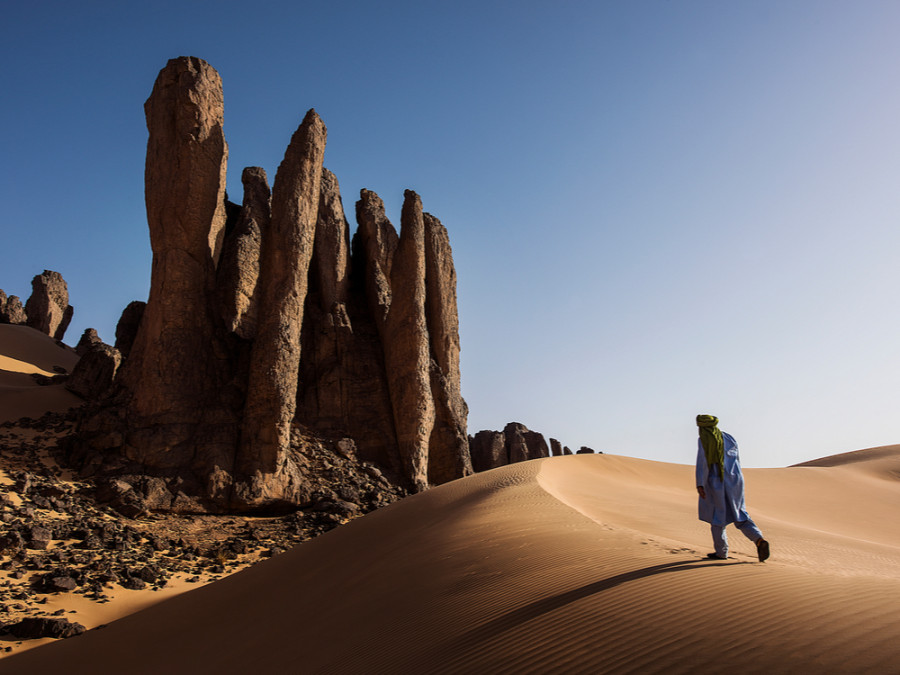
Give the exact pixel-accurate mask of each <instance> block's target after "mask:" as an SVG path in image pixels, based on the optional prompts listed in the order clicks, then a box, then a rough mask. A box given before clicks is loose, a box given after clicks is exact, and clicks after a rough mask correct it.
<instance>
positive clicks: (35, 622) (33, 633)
mask: <svg viewBox="0 0 900 675" xmlns="http://www.w3.org/2000/svg"><path fill="white" fill-rule="evenodd" d="M3 630H4V631H5V632H7V633H10V634H11V635H14V636H15V637H17V638H20V639H22V640H33V639H36V638H47V637H52V638H69V637H72V636H74V635H81V634H82V633H83V632H84V631H85V627H84V626H82V625H81V624H80V623H72V622H70V621H69V620H68V619H54V618H46V617H27V618H25V619H22V620H21V621H18V622H16V623H12V624H6V625H5V626H4V627H3Z"/></svg>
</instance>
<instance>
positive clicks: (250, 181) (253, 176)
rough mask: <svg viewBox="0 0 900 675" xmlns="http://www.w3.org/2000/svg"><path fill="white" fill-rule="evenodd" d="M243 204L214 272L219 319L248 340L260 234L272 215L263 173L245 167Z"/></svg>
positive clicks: (253, 315) (252, 321)
mask: <svg viewBox="0 0 900 675" xmlns="http://www.w3.org/2000/svg"><path fill="white" fill-rule="evenodd" d="M241 181H242V182H243V184H244V204H243V206H242V207H241V211H240V214H239V215H238V220H237V224H236V226H235V228H234V231H233V232H232V233H230V234H229V235H228V236H227V237H226V239H225V245H224V249H223V251H222V263H221V265H220V266H219V271H218V280H217V286H218V302H219V311H220V312H221V315H222V320H223V321H224V322H225V326H226V328H227V329H228V330H230V331H232V332H233V333H235V334H236V335H237V336H238V337H241V338H244V339H245V340H251V339H253V337H255V335H256V321H257V316H258V312H259V297H258V295H257V282H258V280H259V259H260V249H261V246H262V233H263V232H267V231H268V228H269V221H270V220H271V217H272V205H271V200H272V195H271V191H270V190H269V183H268V180H267V178H266V172H265V171H264V170H263V169H261V168H259V167H247V168H246V169H244V172H243V174H242V175H241Z"/></svg>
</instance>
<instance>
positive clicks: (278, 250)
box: [234, 110, 326, 506]
mask: <svg viewBox="0 0 900 675" xmlns="http://www.w3.org/2000/svg"><path fill="white" fill-rule="evenodd" d="M325 139H326V129H325V125H324V124H323V123H322V120H321V119H319V116H318V115H317V114H316V112H315V111H314V110H310V111H309V112H308V113H307V114H306V117H305V118H304V119H303V123H302V124H301V125H300V127H299V128H298V129H297V131H296V132H295V133H294V136H293V137H292V138H291V143H290V145H289V146H288V149H287V151H286V152H285V155H284V160H282V162H281V165H280V166H279V167H278V172H277V173H276V175H275V184H274V186H273V188H272V221H271V223H270V226H269V231H268V233H267V237H266V239H265V240H264V242H263V246H262V255H261V260H262V263H261V273H260V279H259V284H260V293H261V297H260V317H259V321H258V325H257V331H256V337H255V339H254V341H253V350H252V353H251V357H250V380H249V383H248V390H247V402H246V404H245V406H244V419H243V427H242V432H241V441H240V448H239V450H238V455H237V461H236V462H235V466H236V469H237V472H238V473H239V474H240V475H241V476H242V480H241V481H240V482H239V483H237V484H236V486H235V492H234V498H235V499H236V501H237V502H238V503H241V504H246V505H247V506H255V505H258V504H260V503H264V502H271V501H273V500H274V501H282V500H283V501H286V502H293V503H302V502H303V501H304V500H306V499H307V498H308V495H306V494H304V489H305V487H306V486H305V485H304V481H303V479H302V475H301V472H300V470H299V469H298V468H297V467H296V466H295V465H294V464H293V462H291V461H290V459H289V458H288V457H287V456H286V452H285V450H286V449H287V448H288V447H290V433H291V423H292V422H293V421H294V413H295V411H296V406H297V376H298V373H299V370H300V328H301V325H302V323H303V310H304V303H305V300H306V290H307V283H308V277H309V264H310V261H311V259H312V252H313V243H314V241H315V232H316V216H317V214H318V202H319V190H320V187H321V177H322V159H323V157H324V152H325Z"/></svg>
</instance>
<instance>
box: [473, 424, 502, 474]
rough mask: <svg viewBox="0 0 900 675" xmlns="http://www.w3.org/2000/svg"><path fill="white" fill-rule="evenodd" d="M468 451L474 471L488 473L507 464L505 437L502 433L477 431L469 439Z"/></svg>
mask: <svg viewBox="0 0 900 675" xmlns="http://www.w3.org/2000/svg"><path fill="white" fill-rule="evenodd" d="M469 449H470V451H471V453H472V468H473V469H474V470H475V471H488V470H489V469H496V468H497V467H499V466H506V465H507V464H509V452H508V451H507V449H506V436H504V434H503V432H502V431H489V430H484V431H479V432H478V433H477V434H475V436H473V437H471V438H469Z"/></svg>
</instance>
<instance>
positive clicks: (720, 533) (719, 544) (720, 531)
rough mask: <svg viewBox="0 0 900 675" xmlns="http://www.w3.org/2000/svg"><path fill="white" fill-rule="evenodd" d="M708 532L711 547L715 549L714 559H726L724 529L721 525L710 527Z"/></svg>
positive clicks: (726, 539) (726, 543) (726, 536)
mask: <svg viewBox="0 0 900 675" xmlns="http://www.w3.org/2000/svg"><path fill="white" fill-rule="evenodd" d="M709 530H710V532H711V533H712V540H713V546H714V547H715V549H716V552H715V557H717V558H723V559H724V558H727V557H728V535H727V534H725V528H724V527H722V526H721V525H710V526H709Z"/></svg>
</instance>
